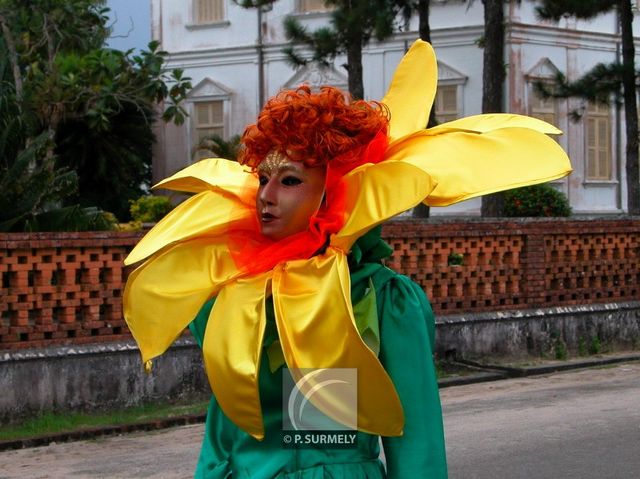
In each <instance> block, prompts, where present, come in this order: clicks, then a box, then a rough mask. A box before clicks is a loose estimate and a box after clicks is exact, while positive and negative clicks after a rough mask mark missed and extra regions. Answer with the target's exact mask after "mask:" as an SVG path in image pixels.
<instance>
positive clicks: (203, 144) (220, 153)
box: [192, 134, 241, 160]
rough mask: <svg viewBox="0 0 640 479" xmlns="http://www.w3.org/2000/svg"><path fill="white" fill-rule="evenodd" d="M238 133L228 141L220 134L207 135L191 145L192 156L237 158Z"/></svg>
mask: <svg viewBox="0 0 640 479" xmlns="http://www.w3.org/2000/svg"><path fill="white" fill-rule="evenodd" d="M240 148H241V144H240V135H234V136H232V137H231V138H230V139H229V141H226V140H224V139H223V138H222V137H221V136H220V135H215V134H214V135H207V136H205V137H204V138H202V139H201V140H200V142H199V143H198V144H197V145H196V146H194V147H193V151H192V156H193V157H197V158H207V157H217V158H225V159H227V160H237V158H238V155H239V154H240Z"/></svg>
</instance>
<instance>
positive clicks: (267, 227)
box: [260, 221, 286, 241]
mask: <svg viewBox="0 0 640 479" xmlns="http://www.w3.org/2000/svg"><path fill="white" fill-rule="evenodd" d="M274 223H276V221H270V222H268V223H261V224H260V232H261V233H262V235H263V236H266V237H267V238H269V239H270V240H273V241H278V240H280V239H282V238H284V237H285V236H286V234H285V233H284V232H283V231H282V228H281V227H280V226H279V225H277V224H274Z"/></svg>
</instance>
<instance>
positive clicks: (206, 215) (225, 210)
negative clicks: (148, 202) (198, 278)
mask: <svg viewBox="0 0 640 479" xmlns="http://www.w3.org/2000/svg"><path fill="white" fill-rule="evenodd" d="M254 214H255V213H254V210H253V209H252V208H251V207H249V206H248V205H247V204H246V203H245V202H242V201H240V200H239V199H238V198H237V197H236V196H234V195H225V194H222V193H220V192H217V191H216V192H214V191H208V190H207V191H203V192H201V193H199V194H197V195H195V196H192V197H191V198H188V199H187V200H185V201H184V202H182V203H181V204H179V205H178V206H176V207H175V208H174V209H173V210H172V211H171V212H169V214H167V215H166V216H165V217H164V218H163V219H162V220H161V221H160V222H158V224H156V225H155V226H154V227H153V228H152V229H151V230H150V231H149V232H148V233H147V234H146V235H145V236H144V238H142V239H141V240H140V241H139V242H138V244H137V245H136V247H135V248H134V249H133V250H132V251H131V253H129V256H127V258H126V259H125V260H124V262H125V264H133V263H137V262H138V261H141V260H143V259H145V258H147V257H148V256H151V255H152V254H154V253H156V252H157V251H160V250H161V249H162V248H164V247H166V246H168V245H170V244H172V243H176V242H178V241H184V240H187V239H189V238H193V237H196V236H203V235H206V236H213V235H218V236H219V235H221V234H223V233H225V232H226V231H228V229H229V227H231V226H233V225H234V224H235V223H237V222H239V221H244V220H246V219H248V218H250V217H251V216H252V215H254Z"/></svg>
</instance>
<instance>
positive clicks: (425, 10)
mask: <svg viewBox="0 0 640 479" xmlns="http://www.w3.org/2000/svg"><path fill="white" fill-rule="evenodd" d="M418 17H419V27H418V29H419V33H420V40H424V41H425V42H429V43H431V27H430V25H429V0H419V1H418ZM435 109H436V105H435V101H434V103H433V105H431V111H430V112H429V121H428V123H427V128H431V127H432V126H436V125H437V124H438V123H437V122H436V111H435ZM430 214H431V208H429V207H428V206H427V205H425V204H424V203H420V204H419V205H418V206H416V207H415V208H413V212H412V215H413V217H415V218H428V217H429V216H430Z"/></svg>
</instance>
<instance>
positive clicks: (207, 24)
mask: <svg viewBox="0 0 640 479" xmlns="http://www.w3.org/2000/svg"><path fill="white" fill-rule="evenodd" d="M535 4H536V2H534V1H533V0H522V1H521V2H510V3H508V4H506V5H505V19H506V25H507V28H506V32H507V33H506V38H505V64H506V65H507V80H506V94H505V96H506V98H505V100H504V104H505V106H506V111H509V112H513V113H522V114H528V115H532V116H536V117H540V118H543V119H545V120H547V121H549V122H551V123H553V124H555V125H556V126H558V127H559V128H560V129H562V130H563V131H564V132H565V135H564V136H562V137H560V139H559V143H560V144H561V145H562V147H563V148H564V149H565V150H566V151H567V153H568V154H569V156H570V158H571V161H572V164H573V167H574V170H575V171H574V173H573V174H572V175H571V176H570V177H569V178H567V179H564V180H561V181H558V182H556V186H557V187H558V188H559V189H561V190H562V191H564V192H565V193H566V194H567V195H568V197H569V200H570V203H571V205H572V207H573V210H574V213H577V214H592V213H620V212H622V211H624V210H625V209H626V185H625V177H624V176H625V171H624V144H623V141H624V123H623V122H624V115H623V112H621V111H620V110H619V109H617V108H616V107H615V106H612V107H603V106H596V105H590V104H584V103H583V102H582V101H581V100H559V101H555V100H547V101H543V100H541V99H540V98H538V97H537V96H536V95H535V94H534V92H533V88H532V85H533V82H534V81H535V80H538V79H542V80H544V79H547V78H551V77H553V75H554V74H555V73H556V72H557V71H562V72H565V73H566V74H567V76H568V78H569V79H575V78H577V77H578V76H580V75H582V74H583V73H585V72H586V71H588V70H589V69H590V68H591V67H592V66H594V65H595V64H596V63H598V62H610V61H613V60H614V59H615V58H618V57H620V54H621V53H620V52H621V45H620V38H619V35H617V34H616V32H617V30H618V28H617V20H616V16H615V14H610V15H604V16H600V17H598V18H597V19H596V20H594V21H591V22H584V21H575V20H570V19H566V20H562V21H561V22H560V23H559V24H555V23H548V22H541V21H539V20H537V18H536V16H535V10H534V7H535ZM151 5H152V9H151V10H152V13H151V15H152V37H153V39H156V40H159V41H160V42H161V45H162V48H163V49H164V50H167V51H168V52H170V54H171V55H170V61H169V66H170V67H171V68H175V67H179V68H183V69H184V70H185V72H186V75H188V76H190V77H191V78H192V80H193V86H194V88H193V90H192V91H191V93H190V96H189V101H188V103H187V105H186V107H187V110H188V111H189V113H190V118H189V119H188V120H187V122H186V123H185V125H183V126H181V127H177V126H175V125H161V126H160V131H159V134H158V145H157V152H156V153H157V154H156V155H155V156H156V158H155V160H154V179H155V180H157V179H160V178H163V177H165V176H167V175H169V174H172V173H173V172H175V171H177V170H178V169H180V168H182V167H184V166H186V165H187V164H189V163H190V162H192V161H194V159H193V158H192V154H191V151H192V148H193V146H194V145H195V144H196V143H197V142H198V139H199V138H200V137H202V136H203V135H206V134H209V133H219V134H221V135H222V136H223V137H225V138H229V137H231V136H232V135H234V134H240V133H242V131H243V130H244V127H245V125H247V124H249V123H252V122H254V121H255V118H256V116H257V113H258V112H259V110H260V104H261V98H260V96H261V95H260V80H261V79H262V88H263V90H264V93H263V96H264V97H265V98H268V97H269V96H272V95H274V94H275V93H277V92H278V91H279V90H280V89H281V88H287V87H294V86H297V85H298V84H300V83H303V82H306V83H310V84H311V85H312V86H317V85H320V84H331V85H334V86H338V87H342V88H344V89H346V86H347V77H346V71H345V70H344V69H343V68H342V67H341V65H342V64H344V63H345V59H344V58H338V59H336V61H335V64H334V66H333V67H332V68H330V69H325V70H322V69H319V68H318V67H317V66H315V65H307V66H305V67H302V68H299V69H297V70H296V69H295V68H293V67H292V66H290V64H288V63H287V61H286V56H285V54H284V53H283V52H282V49H283V47H284V46H285V45H287V40H286V38H285V35H284V32H283V27H282V22H283V20H284V18H285V17H287V16H289V15H294V16H296V17H297V18H298V19H299V20H300V21H301V22H302V23H303V25H305V26H306V27H308V28H309V29H312V30H313V29H315V28H317V27H319V26H322V25H324V24H326V22H327V19H328V14H327V13H326V12H325V11H323V10H324V7H323V2H322V0H279V1H277V2H276V3H275V4H274V5H273V8H272V9H271V10H270V11H267V12H262V13H260V14H259V13H258V12H257V10H255V9H251V10H245V9H242V8H240V7H239V6H238V5H236V4H235V3H234V2H233V1H232V0H151ZM259 15H260V16H261V19H260V29H261V35H259V33H258V28H259V18H258V17H259ZM417 23H418V22H417V16H416V17H415V18H413V19H412V21H411V22H410V24H409V26H408V28H406V29H405V30H406V31H404V32H399V33H397V34H396V35H395V36H394V37H393V38H392V39H390V40H388V41H385V42H383V43H375V42H372V43H371V44H370V45H369V46H368V47H367V48H366V50H365V52H364V53H363V64H364V87H365V97H366V98H368V99H381V98H382V97H383V96H384V93H385V91H386V89H387V87H388V85H389V82H390V80H391V76H392V74H393V72H394V70H395V68H396V65H397V64H398V62H399V61H400V59H401V58H402V55H403V54H404V52H405V50H406V49H407V48H408V45H410V44H411V42H413V40H415V39H416V38H417V37H418V34H417ZM430 24H431V29H432V41H433V45H434V47H435V50H436V54H437V56H438V64H439V74H438V76H439V94H438V97H437V102H436V103H437V110H436V112H437V117H438V119H439V120H440V121H446V120H450V119H453V118H457V117H461V116H468V115H474V114H478V113H480V112H481V102H482V50H481V49H480V48H479V47H478V46H477V42H478V40H479V39H480V38H481V37H482V35H483V6H482V2H481V1H479V0H476V1H475V2H471V4H470V2H468V1H464V0H434V1H432V2H431V17H430ZM260 37H261V40H260ZM260 53H261V54H260ZM260 58H262V60H261V61H260ZM572 110H580V111H582V112H583V115H582V117H581V119H580V120H579V121H577V122H573V121H571V119H570V115H569V113H570V112H571V111H572ZM479 208H480V200H478V199H474V200H470V201H467V202H464V203H461V204H459V205H455V206H451V207H447V208H436V209H434V210H432V212H433V214H461V213H464V214H478V212H479Z"/></svg>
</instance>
